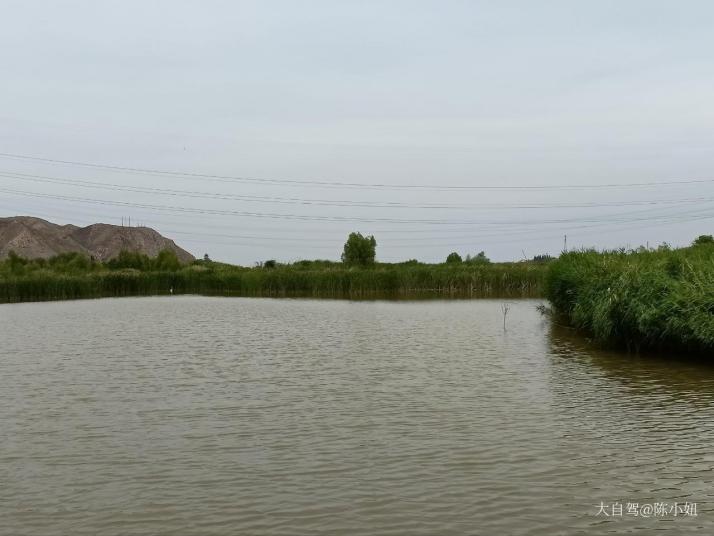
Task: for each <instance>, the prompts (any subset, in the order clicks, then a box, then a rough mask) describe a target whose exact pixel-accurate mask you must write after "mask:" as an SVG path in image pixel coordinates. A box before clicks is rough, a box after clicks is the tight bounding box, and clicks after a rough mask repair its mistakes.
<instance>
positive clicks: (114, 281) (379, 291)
mask: <svg viewBox="0 0 714 536" xmlns="http://www.w3.org/2000/svg"><path fill="white" fill-rule="evenodd" d="M85 261H86V262H85ZM85 261H82V260H78V259H77V258H76V256H75V254H71V255H66V256H64V257H62V258H61V259H59V260H58V259H51V260H50V261H28V260H25V259H19V258H11V259H8V260H6V261H4V262H2V263H0V302H20V301H39V300H63V299H77V298H99V297H107V296H145V295H161V294H169V293H170V290H171V289H173V292H174V294H204V295H220V296H271V297H283V296H284V297H292V296H295V297H300V296H305V297H316V298H320V297H324V298H354V299H359V298H380V297H386V298H390V297H392V298H412V297H414V298H416V297H427V296H440V297H537V296H540V295H541V294H542V289H543V282H544V279H545V267H544V266H542V265H539V264H535V263H503V264H484V265H478V264H473V265H469V264H459V265H446V264H420V263H415V262H407V263H400V264H375V265H373V266H370V267H355V266H352V267H349V266H345V265H343V264H342V263H334V262H329V261H301V262H298V263H295V264H287V265H280V264H277V265H276V264H273V263H271V264H270V265H268V266H260V267H254V268H245V267H240V266H233V265H228V264H222V263H216V262H212V261H196V262H194V263H193V264H191V265H185V266H180V265H173V264H172V262H169V261H167V259H166V258H163V259H161V260H160V262H159V261H155V260H151V259H148V258H147V259H144V258H141V257H137V256H135V255H134V256H129V255H125V256H124V259H123V262H119V261H117V262H111V263H107V264H102V263H93V262H91V261H88V260H85ZM167 266H168V267H171V268H172V269H165V267H167Z"/></svg>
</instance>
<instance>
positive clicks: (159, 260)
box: [153, 249, 181, 272]
mask: <svg viewBox="0 0 714 536" xmlns="http://www.w3.org/2000/svg"><path fill="white" fill-rule="evenodd" d="M153 264H154V268H155V269H156V270H165V271H167V272H175V271H176V270H178V269H179V268H181V263H180V262H179V260H178V257H176V253H175V252H173V251H171V250H170V249H162V250H161V251H159V254H158V255H157V256H156V259H154V262H153Z"/></svg>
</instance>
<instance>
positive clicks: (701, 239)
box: [692, 234, 714, 246]
mask: <svg viewBox="0 0 714 536" xmlns="http://www.w3.org/2000/svg"><path fill="white" fill-rule="evenodd" d="M702 244H714V236H712V235H710V234H703V235H699V236H698V237H697V238H696V240H695V241H694V242H692V245H693V246H701V245H702Z"/></svg>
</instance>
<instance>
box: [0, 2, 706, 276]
mask: <svg viewBox="0 0 714 536" xmlns="http://www.w3.org/2000/svg"><path fill="white" fill-rule="evenodd" d="M713 27H714V4H712V3H711V2H705V1H685V2H672V1H667V2H660V1H652V0H647V1H644V0H643V1H635V0H631V1H627V2H623V1H612V2H609V1H598V2H574V1H572V0H570V1H548V2H526V1H522V2H496V1H493V2H477V1H441V2H437V1H432V2H419V1H408V2H407V1H405V2H399V1H390V2H386V1H382V2H346V1H344V2H340V1H335V0H332V1H324V2H323V1H304V2H294V1H290V2H287V1H285V2H277V1H255V2H235V1H234V2H215V1H214V2H211V1H202V2H182V1H171V2H168V1H167V2H158V1H156V2H138V1H128V0H124V1H121V2H106V1H105V2H90V1H84V2H40V1H34V2H25V1H22V2H21V1H5V2H3V9H2V16H1V17H0V66H1V67H2V72H3V83H2V84H1V85H0V152H2V153H10V154H21V155H31V156H39V157H47V158H54V159H62V160H72V161H79V162H94V163H102V164H110V165H119V166H128V167H138V168H151V169H160V170H174V171H187V172H194V173H201V174H219V175H225V176H231V177H256V178H267V179H294V180H297V181H301V180H313V181H325V182H330V181H336V182H343V183H344V182H347V183H360V184H374V183H379V184H389V185H439V184H442V185H450V186H459V185H461V186H547V185H565V184H573V185H598V184H599V185H604V184H624V183H642V182H662V181H693V180H699V181H704V182H698V183H687V184H681V185H669V186H650V187H628V188H599V189H568V190H563V189H546V190H518V189H513V190H454V189H452V190H425V189H420V188H401V189H360V188H326V187H318V186H317V185H314V184H312V185H308V184H303V185H300V184H295V183H255V182H241V181H233V180H224V181H215V180H206V179H204V178H199V177H193V178H185V177H184V178H181V177H177V176H156V175H146V174H137V173H119V172H116V171H110V170H107V169H98V168H86V167H81V166H70V165H57V164H48V163H42V162H38V161H25V160H18V159H12V158H0V173H8V172H9V173H22V174H24V175H22V176H19V175H13V176H12V177H10V176H7V175H0V189H1V190H2V191H0V215H14V214H29V215H36V216H40V217H45V218H47V219H50V220H52V221H57V222H60V223H69V222H72V223H76V224H88V223H93V222H95V221H104V222H108V223H120V222H121V217H122V216H126V217H128V216H131V217H132V221H133V222H142V223H145V224H146V225H149V226H152V227H154V228H156V229H157V230H159V231H160V232H162V233H164V234H166V235H169V236H171V237H173V238H175V239H176V240H177V242H178V243H179V244H181V245H183V246H184V247H186V248H187V249H189V250H190V251H192V252H193V253H194V254H196V255H202V254H203V253H204V252H208V253H209V254H210V255H211V256H212V257H213V258H216V259H221V260H226V261H229V262H239V263H242V264H250V263H252V262H254V261H257V260H262V259H267V258H277V259H280V260H294V259H299V258H333V259H336V258H338V257H339V253H340V251H341V246H342V243H343V242H344V239H345V237H346V235H347V233H348V232H349V231H351V230H359V231H362V232H363V233H374V234H375V236H376V237H377V241H378V244H379V245H378V257H379V258H380V259H382V260H385V261H395V260H403V259H408V258H417V259H420V260H425V261H434V260H442V259H443V258H445V256H446V255H447V254H448V253H449V252H450V251H452V250H456V251H459V252H461V253H462V254H466V253H476V252H478V251H480V250H485V251H486V252H487V254H489V256H491V257H492V258H495V259H500V260H507V259H518V258H521V257H522V255H523V253H522V252H523V251H524V252H525V254H526V255H527V256H532V255H535V254H538V253H543V252H550V253H553V254H556V253H557V252H558V251H559V250H560V249H561V248H562V243H563V238H562V236H563V234H565V233H567V234H568V242H569V245H570V246H573V247H577V246H581V245H588V246H589V245H594V246H597V247H616V246H623V245H624V246H626V245H632V246H636V245H639V244H644V243H646V242H650V244H651V245H652V244H656V243H659V242H662V241H668V242H670V243H673V244H686V243H688V242H689V241H691V239H692V238H693V237H694V236H696V235H698V234H702V233H712V232H714V229H712V227H713V225H712V221H713V220H714V182H706V181H714V175H713V174H712V172H711V169H712V164H714V152H713V151H712V147H714V128H713V127H714V98H712V96H713V95H714V68H713V67H712V66H713V65H714V61H713V60H714V57H713V56H714V32H712V28H713ZM20 177H22V178H20ZM42 177H49V179H50V180H49V182H47V181H46V179H45V182H42V181H38V180H37V179H38V178H42ZM58 179H59V180H66V179H72V180H83V181H88V182H89V183H92V187H89V186H88V183H84V186H83V187H80V186H78V185H77V184H76V183H75V184H74V185H69V184H67V183H66V182H57V180H58ZM94 183H103V184H105V185H108V184H112V185H119V186H121V187H123V188H125V187H131V186H139V187H142V188H146V187H149V188H156V189H164V190H165V189H172V190H186V191H193V192H203V193H215V194H220V195H221V196H223V197H225V196H257V197H261V198H262V199H261V200H260V201H261V202H257V200H255V199H253V200H246V199H235V198H232V199H215V198H213V199H208V198H206V197H205V196H203V197H201V196H199V197H196V196H193V197H188V196H181V195H167V193H165V192H164V193H161V194H157V193H152V194H149V193H140V192H137V191H133V192H130V191H125V190H123V189H120V190H116V189H114V190H111V189H102V188H100V187H98V186H100V185H97V184H94ZM10 191H14V192H25V193H29V194H45V195H50V196H64V197H70V198H84V199H87V200H94V201H110V202H113V203H116V202H123V203H128V204H144V205H152V206H161V207H167V206H171V207H178V208H182V209H185V208H189V209H202V210H204V211H205V210H207V211H209V212H211V211H214V212H215V211H219V212H220V211H223V212H225V211H233V212H241V213H245V212H250V213H254V214H256V215H257V216H261V217H256V216H252V217H249V216H238V215H235V214H232V215H228V214H225V213H224V214H215V213H214V214H199V213H196V212H181V211H178V210H157V209H147V208H140V207H136V206H115V205H112V204H97V203H93V202H81V201H78V200H77V199H57V198H46V197H36V196H28V195H18V194H17V193H10ZM175 193H176V192H174V194H175ZM276 197H277V198H281V199H280V202H274V201H271V202H267V201H268V200H266V199H265V198H276ZM295 200H298V201H295ZM299 200H318V201H322V202H324V201H359V202H364V204H370V203H372V204H374V203H380V204H389V203H402V204H405V205H410V206H409V207H404V206H401V207H395V206H391V207H369V206H368V207H364V206H359V207H356V206H329V205H325V204H324V203H323V204H319V205H315V204H304V203H302V202H300V201H299ZM679 200H681V201H682V202H681V203H676V204H675V203H673V201H679ZM650 202H652V203H653V204H644V203H650ZM336 204H338V205H339V204H344V203H336ZM555 204H561V205H562V204H565V205H583V204H595V205H598V206H594V207H580V208H558V207H553V206H551V205H555ZM414 205H417V206H416V207H415V206H414ZM424 205H439V206H442V207H443V206H451V208H424ZM453 205H458V206H456V207H455V206H453ZM483 205H493V206H491V207H484V206H483ZM504 205H508V206H512V205H518V206H523V205H528V206H533V205H546V208H504V207H503V206H504ZM602 205H609V206H602ZM613 205H615V206H613ZM618 205H619V206H618ZM464 206H472V208H470V209H466V208H464ZM267 214H272V215H275V217H265V215H267ZM287 215H290V216H292V217H298V218H307V219H306V220H302V219H286V218H284V217H281V216H287ZM315 217H318V218H328V221H311V220H310V218H315ZM330 218H332V219H334V220H338V221H333V220H330ZM339 218H355V219H361V220H390V221H361V222H351V221H347V222H345V221H339ZM393 220H402V221H405V220H406V221H409V222H410V223H399V222H396V221H393ZM424 220H429V222H424ZM454 220H457V221H459V222H461V223H453V224H450V223H447V222H452V221H454Z"/></svg>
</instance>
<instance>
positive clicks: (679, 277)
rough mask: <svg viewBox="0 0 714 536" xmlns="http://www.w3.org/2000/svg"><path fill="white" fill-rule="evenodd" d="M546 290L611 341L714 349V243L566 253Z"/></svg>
mask: <svg viewBox="0 0 714 536" xmlns="http://www.w3.org/2000/svg"><path fill="white" fill-rule="evenodd" d="M546 296H547V297H548V299H549V300H550V302H551V304H552V305H553V309H554V311H555V312H556V313H557V314H558V315H559V316H561V317H562V318H563V319H565V321H566V322H567V323H568V324H570V325H571V326H573V327H576V328H578V329H580V330H582V331H584V332H586V333H588V334H590V335H591V336H592V337H593V338H594V339H595V340H596V341H598V342H599V343H601V344H603V345H610V346H622V347H627V348H629V349H631V350H640V349H649V350H676V351H684V352H697V353H712V352H714V244H701V245H697V246H692V247H688V248H682V249H674V250H672V249H669V248H660V249H658V250H656V251H651V250H642V249H641V250H638V251H608V252H601V253H600V252H596V251H579V252H572V253H566V254H563V255H561V257H560V258H559V259H558V260H557V261H555V262H553V263H552V264H550V266H549V270H548V275H547V279H546Z"/></svg>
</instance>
